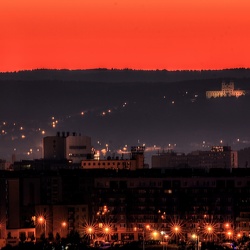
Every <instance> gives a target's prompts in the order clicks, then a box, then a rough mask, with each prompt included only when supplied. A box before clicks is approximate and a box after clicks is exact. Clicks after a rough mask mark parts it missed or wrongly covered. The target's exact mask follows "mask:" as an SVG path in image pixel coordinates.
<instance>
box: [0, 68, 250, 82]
mask: <svg viewBox="0 0 250 250" xmlns="http://www.w3.org/2000/svg"><path fill="white" fill-rule="evenodd" d="M249 77H250V69H245V68H235V69H224V70H200V71H198V70H182V71H168V70H131V69H123V70H118V69H105V68H104V69H90V70H67V69H62V70H53V69H36V70H27V71H18V72H7V73H0V80H25V81H28V80H64V81H87V82H89V81H91V82H176V81H183V80H197V79H201V80H202V79H211V78H249Z"/></svg>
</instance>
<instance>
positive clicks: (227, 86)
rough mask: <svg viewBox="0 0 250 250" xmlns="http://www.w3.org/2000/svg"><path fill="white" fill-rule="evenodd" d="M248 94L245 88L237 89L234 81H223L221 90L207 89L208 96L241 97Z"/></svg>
mask: <svg viewBox="0 0 250 250" xmlns="http://www.w3.org/2000/svg"><path fill="white" fill-rule="evenodd" d="M245 94H246V91H245V90H235V88H234V82H230V83H225V82H222V84H221V90H218V91H217V90H213V91H206V98H207V99H210V98H218V97H236V98H238V97H240V96H243V95H245Z"/></svg>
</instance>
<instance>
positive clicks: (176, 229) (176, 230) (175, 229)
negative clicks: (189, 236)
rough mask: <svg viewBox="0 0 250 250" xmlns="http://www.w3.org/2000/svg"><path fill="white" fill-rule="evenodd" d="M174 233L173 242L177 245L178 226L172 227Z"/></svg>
mask: <svg viewBox="0 0 250 250" xmlns="http://www.w3.org/2000/svg"><path fill="white" fill-rule="evenodd" d="M174 232H175V242H176V244H177V234H178V232H179V227H178V226H175V227H174Z"/></svg>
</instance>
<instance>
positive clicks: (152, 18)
mask: <svg viewBox="0 0 250 250" xmlns="http://www.w3.org/2000/svg"><path fill="white" fill-rule="evenodd" d="M249 9H250V3H249V2H248V1H247V0H231V1H224V0H223V1H216V0H211V1H198V0H191V1H185V0H178V1H176V0H170V1H162V0H149V1H147V2H145V1H141V0H137V1H132V0H127V1H122V0H116V1H115V0H107V1H101V0H85V1H81V0H74V1H65V0H64V1H59V0H54V1H49V0H43V1H35V2H34V1H30V0H24V1H21V2H20V1H18V0H13V1H8V0H2V1H1V3H0V22H1V24H2V25H1V34H2V35H1V40H0V55H1V62H0V72H6V71H19V70H30V69H36V68H55V69H62V68H66V69H90V68H119V69H123V68H132V69H145V70H148V69H167V70H194V69H197V70H200V69H225V68H242V67H243V68H249V67H250V64H249V60H248V58H249V56H250V49H249V46H248V44H249V42H250V37H249V34H248V32H246V31H247V30H248V28H249V25H250V16H249Z"/></svg>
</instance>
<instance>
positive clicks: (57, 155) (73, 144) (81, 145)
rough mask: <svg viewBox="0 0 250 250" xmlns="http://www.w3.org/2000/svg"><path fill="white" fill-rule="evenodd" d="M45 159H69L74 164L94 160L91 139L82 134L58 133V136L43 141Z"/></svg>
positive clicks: (48, 137)
mask: <svg viewBox="0 0 250 250" xmlns="http://www.w3.org/2000/svg"><path fill="white" fill-rule="evenodd" d="M43 152H44V154H43V155H44V159H46V160H52V159H53V160H63V159H68V160H70V161H71V162H73V163H80V162H81V161H82V160H85V159H90V158H92V146H91V138H90V137H89V136H83V135H81V134H79V135H78V134H77V133H72V135H71V134H70V133H69V132H67V133H65V132H62V133H60V132H58V133H57V135H56V136H47V137H45V138H44V139H43Z"/></svg>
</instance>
